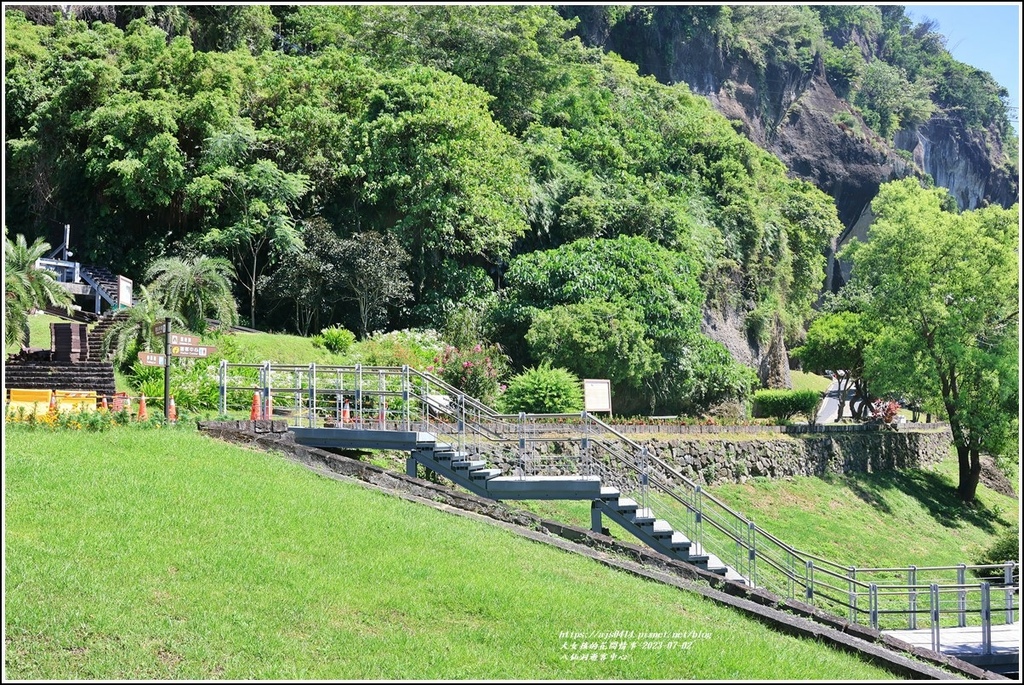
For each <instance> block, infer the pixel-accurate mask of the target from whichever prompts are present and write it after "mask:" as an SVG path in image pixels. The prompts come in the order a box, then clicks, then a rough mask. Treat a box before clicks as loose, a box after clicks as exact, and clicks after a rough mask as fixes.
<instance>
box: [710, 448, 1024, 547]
mask: <svg viewBox="0 0 1024 685" xmlns="http://www.w3.org/2000/svg"><path fill="white" fill-rule="evenodd" d="M956 483H957V466H956V455H955V453H954V452H952V451H951V454H950V457H949V458H948V459H946V460H944V461H943V462H941V463H940V464H937V465H935V466H932V467H928V468H923V469H913V470H907V471H900V472H881V473H861V474H851V475H847V476H830V477H828V478H812V477H801V478H793V479H787V480H775V481H769V480H764V479H754V480H752V481H747V482H746V483H744V484H742V485H740V484H730V485H719V486H716V487H711V488H707V490H708V491H709V492H711V493H712V494H713V495H714V496H715V497H717V498H718V499H720V500H722V501H723V502H725V503H726V504H728V505H729V506H731V507H732V508H734V509H736V510H738V511H740V512H742V513H744V514H745V515H746V516H747V518H749V519H751V520H753V521H754V522H755V523H757V524H758V525H759V526H760V527H761V528H763V529H765V530H766V531H768V532H769V533H772V534H773V535H775V536H776V537H778V538H780V539H781V540H783V541H785V542H787V543H788V544H790V545H791V546H793V547H796V548H797V549H800V550H802V551H805V552H810V553H812V554H817V555H820V556H822V557H824V558H826V559H829V560H830V561H834V562H837V563H840V564H852V565H857V566H861V567H864V566H871V565H873V566H877V567H887V566H907V565H908V564H915V565H917V566H945V565H955V564H959V563H967V564H970V563H975V562H976V560H977V558H978V557H979V556H980V554H981V552H982V551H983V550H984V549H985V548H987V547H988V546H990V545H991V544H992V543H994V542H995V540H996V538H997V537H998V535H999V533H1000V532H1002V530H1003V529H1004V528H1005V527H1007V526H1009V525H1012V524H1013V523H1015V522H1017V521H1018V519H1019V503H1018V501H1017V500H1016V499H1014V498H1012V497H1007V496H1004V495H1001V494H999V493H997V492H994V491H992V490H990V489H988V488H987V487H985V486H984V485H979V487H978V502H977V504H976V506H973V507H967V506H964V505H963V504H962V503H961V502H960V500H959V499H958V497H957V495H956Z"/></svg>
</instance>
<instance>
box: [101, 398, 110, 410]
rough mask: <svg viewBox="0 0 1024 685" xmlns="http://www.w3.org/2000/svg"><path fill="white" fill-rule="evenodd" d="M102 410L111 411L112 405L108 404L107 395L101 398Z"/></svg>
mask: <svg viewBox="0 0 1024 685" xmlns="http://www.w3.org/2000/svg"><path fill="white" fill-rule="evenodd" d="M100 411H110V407H108V406H107V396H106V395H104V396H103V399H102V400H100Z"/></svg>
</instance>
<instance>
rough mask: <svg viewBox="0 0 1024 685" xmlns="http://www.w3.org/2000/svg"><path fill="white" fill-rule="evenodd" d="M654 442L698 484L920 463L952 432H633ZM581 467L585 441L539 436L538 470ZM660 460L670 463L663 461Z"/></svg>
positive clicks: (651, 450)
mask: <svg viewBox="0 0 1024 685" xmlns="http://www.w3.org/2000/svg"><path fill="white" fill-rule="evenodd" d="M629 437H630V438H631V439H632V440H633V441H634V442H636V443H637V444H640V445H643V446H646V447H647V449H648V455H649V456H650V457H652V458H653V459H652V460H651V461H652V467H653V468H654V470H655V471H657V472H659V475H660V476H661V479H662V480H667V481H669V483H672V482H673V481H675V480H678V478H677V477H676V475H675V474H674V473H673V471H674V472H676V473H678V474H680V475H682V476H685V477H686V478H689V479H690V480H691V481H693V482H694V483H696V484H698V485H704V486H708V485H720V484H722V483H743V482H745V481H746V480H747V479H749V478H758V477H761V478H771V479H778V478H789V477H793V476H823V475H826V474H847V473H870V472H874V471H891V470H899V469H908V468H917V467H921V466H926V465H928V464H933V463H936V462H939V461H941V460H943V459H945V458H946V457H947V456H949V450H950V445H951V444H952V434H951V433H950V431H949V427H948V426H947V425H944V424H940V425H939V426H938V427H937V428H935V429H932V430H913V431H907V430H904V431H900V432H894V431H878V430H873V431H848V432H844V431H829V432H827V433H807V434H804V435H785V434H774V433H773V434H764V433H762V434H757V435H744V434H741V433H732V432H718V433H716V434H698V435H688V436H684V435H680V436H678V437H677V436H666V435H665V434H659V435H657V436H654V435H651V436H650V437H647V436H644V435H642V434H636V435H633V436H629ZM487 456H488V459H489V460H490V461H491V462H492V463H493V464H494V466H495V467H496V468H501V469H502V470H503V471H505V472H512V471H513V470H514V469H515V468H516V466H517V462H518V460H519V455H518V454H514V453H512V452H506V453H505V454H494V453H490V454H488V455H487ZM559 457H564V458H565V462H566V464H568V465H572V467H576V465H577V464H579V462H580V461H581V460H584V459H585V458H586V456H585V455H583V454H582V451H581V448H580V443H579V442H578V441H566V440H552V441H550V442H542V443H532V444H531V445H530V446H529V447H528V448H527V453H526V455H525V459H524V460H523V461H524V462H525V463H526V464H527V465H528V467H530V466H531V465H534V466H533V469H534V471H536V470H539V468H540V467H538V466H535V465H538V464H540V465H542V466H543V467H544V468H545V469H547V472H549V473H558V472H559V469H558V464H557V462H558V458H559ZM658 461H661V462H663V463H664V464H665V465H666V466H667V467H668V468H667V469H665V468H661V467H660V466H659V464H658Z"/></svg>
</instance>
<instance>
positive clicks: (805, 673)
mask: <svg viewBox="0 0 1024 685" xmlns="http://www.w3.org/2000/svg"><path fill="white" fill-rule="evenodd" d="M5 448H6V450H5V452H6V456H5V461H4V470H5V477H6V491H5V494H6V502H5V512H4V513H5V522H6V531H5V558H6V569H5V581H6V596H5V620H6V624H5V633H6V640H7V643H6V663H5V670H6V677H8V678H11V679H114V680H121V679H168V678H170V679H212V678H219V679H290V680H291V679H505V678H508V679H583V680H591V679H628V680H634V679H680V680H688V679H726V680H731V679H755V680H762V679H768V680H775V679H781V680H790V679H799V680H818V679H821V680H860V679H865V680H871V679H880V678H888V677H891V676H890V675H889V674H887V673H886V672H884V671H881V670H879V669H877V668H875V667H873V666H871V665H868V664H866V663H865V662H863V661H861V660H860V659H859V658H857V657H855V656H852V655H849V654H845V653H841V652H837V651H835V650H832V649H829V648H826V647H825V646H822V645H820V644H816V643H815V642H814V641H812V640H806V639H798V638H794V637H790V636H785V635H782V634H779V633H776V632H773V631H771V630H769V629H768V628H766V627H764V626H763V625H761V624H760V623H758V622H756V621H754V620H752V619H749V618H746V617H745V616H743V615H742V614H740V613H738V612H736V611H734V610H731V609H728V608H724V607H721V606H718V605H716V604H714V603H713V602H711V601H709V600H706V599H704V598H702V597H700V596H699V595H696V594H691V593H687V592H684V591H680V590H677V589H674V588H670V587H667V586H663V585H660V584H657V583H654V582H650V581H645V580H642V579H638V578H636V577H633V576H631V575H629V574H626V573H622V572H618V571H615V570H612V569H609V568H607V567H604V566H602V565H600V564H597V563H596V562H594V561H592V560H590V559H587V558H585V557H579V556H575V555H572V554H569V553H566V552H563V551H561V550H558V549H555V548H552V547H548V546H545V545H541V544H537V543H534V542H531V541H529V540H526V539H524V538H521V537H518V536H515V535H513V534H511V533H509V532H507V531H505V530H502V529H500V528H496V527H493V526H488V525H486V524H483V523H480V522H477V521H473V520H468V519H463V518H458V517H454V516H451V515H449V514H445V513H442V512H439V511H435V510H433V509H430V508H428V507H424V506H422V505H417V504H414V503H410V502H406V501H404V500H401V499H398V498H394V497H389V496H386V495H383V494H379V493H376V492H372V491H368V490H365V489H363V488H360V487H358V486H354V485H349V484H345V483H339V482H336V481H331V480H328V479H324V478H321V477H318V476H316V475H315V474H313V473H310V472H309V471H307V470H305V469H303V468H302V467H300V466H298V465H296V464H294V463H291V462H288V461H286V460H284V459H282V458H280V457H277V456H274V455H269V454H265V453H262V452H256V451H250V450H246V449H243V448H240V447H237V446H233V445H228V444H225V443H220V442H217V441H215V440H213V439H211V438H208V437H206V436H203V435H199V434H197V433H195V432H194V431H191V430H186V429H176V430H173V429H172V430H168V429H159V430H148V431H144V430H140V429H138V428H134V427H125V428H120V429H113V430H110V431H108V432H105V433H48V432H43V431H34V432H30V431H28V430H27V429H24V428H21V427H17V426H8V427H7V430H6V431H5ZM616 631H633V632H634V634H635V635H636V637H634V638H633V639H631V640H629V642H630V644H629V645H627V647H626V649H616V650H612V648H611V647H610V644H611V642H621V641H623V640H622V639H619V638H612V637H607V636H606V638H605V639H601V638H599V637H593V638H591V637H589V636H590V635H591V634H599V633H615V632H616ZM642 632H661V633H668V634H670V635H671V634H674V633H686V634H689V633H690V632H694V633H697V634H698V636H697V637H696V638H692V637H691V638H678V639H676V640H673V639H672V638H671V637H669V638H662V639H658V640H651V639H645V638H641V637H639V634H640V633H642ZM566 633H581V634H583V635H584V636H585V637H583V638H573V637H567V636H566V635H565V634H566ZM673 641H675V642H679V643H683V642H691V643H692V644H691V645H690V646H689V648H681V647H679V645H678V644H677V645H674V646H673V647H672V648H670V647H669V646H668V644H669V643H670V642H673ZM633 642H636V646H632V643H633ZM585 643H590V644H589V645H588V646H586V647H584V646H583V645H584V644H585ZM594 643H598V646H594ZM602 643H603V644H604V645H605V646H604V647H601V646H599V645H600V644H602ZM645 643H651V644H645ZM657 643H660V644H657ZM656 644H657V646H655V645H656ZM574 646H575V649H573V647H574ZM645 646H646V647H648V648H646V649H645V648H644V647H645ZM590 654H595V655H597V656H596V658H595V660H589V655H590ZM601 654H604V655H606V656H607V657H610V655H611V654H616V655H617V656H619V657H624V658H617V659H611V658H606V659H604V660H602V659H601V657H600V655H601ZM579 655H588V660H586V661H581V660H578V659H574V658H572V657H573V656H577V657H578V656H579Z"/></svg>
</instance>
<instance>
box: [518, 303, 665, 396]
mask: <svg viewBox="0 0 1024 685" xmlns="http://www.w3.org/2000/svg"><path fill="white" fill-rule="evenodd" d="M526 343H527V345H528V347H529V349H530V356H531V357H533V358H534V359H536V360H538V361H541V362H547V363H550V364H551V365H553V366H556V367H563V368H566V369H568V370H570V371H573V372H574V373H576V374H577V375H579V376H593V377H595V378H607V379H608V380H610V381H611V382H612V385H613V386H616V387H620V386H621V387H623V388H630V389H633V390H641V389H642V388H643V386H644V381H645V380H647V379H648V378H649V377H650V376H652V375H653V374H654V373H656V372H657V371H658V370H659V369H660V368H661V364H662V361H663V360H662V358H661V356H660V355H658V353H656V352H655V351H654V347H653V345H652V343H651V340H650V339H648V338H647V337H645V329H644V326H643V323H642V322H640V321H639V320H637V318H636V310H634V309H632V308H631V307H630V306H629V305H627V304H625V303H622V302H617V303H611V302H605V301H603V300H598V299H593V300H586V301H584V302H580V303H576V304H567V305H558V306H556V307H552V308H550V309H547V310H543V311H540V312H538V313H537V316H536V317H534V320H533V324H532V325H531V326H530V330H529V331H527V333H526Z"/></svg>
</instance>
